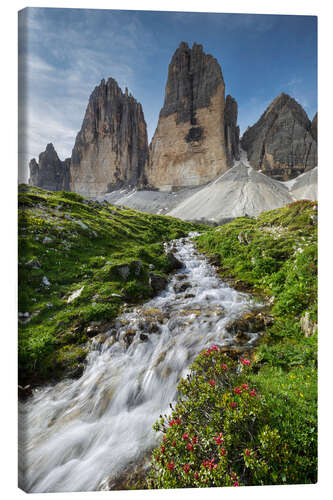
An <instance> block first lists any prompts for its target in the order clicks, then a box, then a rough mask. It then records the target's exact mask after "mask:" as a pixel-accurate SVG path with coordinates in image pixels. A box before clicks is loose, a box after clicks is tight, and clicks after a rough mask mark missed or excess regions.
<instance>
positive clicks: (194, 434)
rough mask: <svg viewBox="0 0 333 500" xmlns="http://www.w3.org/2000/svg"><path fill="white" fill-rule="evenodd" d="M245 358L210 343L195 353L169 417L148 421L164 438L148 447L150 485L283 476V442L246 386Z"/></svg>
mask: <svg viewBox="0 0 333 500" xmlns="http://www.w3.org/2000/svg"><path fill="white" fill-rule="evenodd" d="M247 362H249V361H248V360H245V359H243V358H240V361H238V360H237V359H232V358H231V357H230V356H228V355H227V354H224V353H222V352H221V351H219V350H218V348H217V347H216V346H212V347H211V348H210V349H208V350H207V351H204V352H203V353H201V354H200V355H199V356H198V357H197V358H196V360H195V361H194V363H193V365H192V366H191V374H190V375H189V376H188V377H187V378H186V379H183V380H181V382H180V384H179V386H178V390H179V392H180V397H179V400H178V403H177V405H176V407H175V409H173V412H172V414H171V416H169V417H167V416H164V417H162V416H161V418H160V420H159V421H158V422H157V423H156V424H155V426H154V429H155V430H156V431H160V432H162V433H163V434H164V437H163V440H162V443H161V445H160V446H159V447H158V448H156V449H155V450H154V452H153V459H152V465H151V471H150V474H149V477H148V485H149V487H150V488H184V487H211V486H238V485H259V484H281V483H283V482H285V481H287V482H288V481H289V479H290V477H289V472H288V468H287V464H286V462H285V459H286V458H287V456H288V446H287V444H286V443H285V442H284V441H283V440H282V439H281V437H280V435H279V432H278V430H277V429H276V428H274V427H272V425H271V422H270V421H269V419H268V418H267V416H268V413H267V412H268V407H267V404H266V401H265V398H264V397H263V396H262V395H260V394H258V393H257V392H256V390H255V389H254V386H253V385H249V380H248V372H249V371H250V368H249V367H248V366H247V364H246V363H247Z"/></svg>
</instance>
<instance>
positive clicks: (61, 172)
mask: <svg viewBox="0 0 333 500" xmlns="http://www.w3.org/2000/svg"><path fill="white" fill-rule="evenodd" d="M38 161H39V163H37V162H36V160H35V158H33V159H32V160H31V161H30V163H29V169H30V178H29V184H30V185H31V186H39V187H41V188H44V189H48V190H50V191H69V180H70V158H67V159H66V160H65V161H61V160H60V159H59V157H58V155H57V152H56V150H55V149H54V147H53V144H51V143H50V144H48V145H47V146H46V149H45V151H44V152H43V153H41V154H40V155H39V159H38Z"/></svg>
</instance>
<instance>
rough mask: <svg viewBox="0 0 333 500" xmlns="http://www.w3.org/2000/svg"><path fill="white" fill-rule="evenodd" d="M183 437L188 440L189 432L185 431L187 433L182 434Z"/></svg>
mask: <svg viewBox="0 0 333 500" xmlns="http://www.w3.org/2000/svg"><path fill="white" fill-rule="evenodd" d="M182 438H183V439H184V441H187V440H188V434H187V432H185V433H184V434H183V435H182Z"/></svg>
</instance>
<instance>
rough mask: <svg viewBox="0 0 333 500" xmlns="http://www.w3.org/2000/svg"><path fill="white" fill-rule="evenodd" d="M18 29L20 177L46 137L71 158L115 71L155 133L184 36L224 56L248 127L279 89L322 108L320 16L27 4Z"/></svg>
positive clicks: (230, 88)
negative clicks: (98, 89)
mask: <svg viewBox="0 0 333 500" xmlns="http://www.w3.org/2000/svg"><path fill="white" fill-rule="evenodd" d="M19 29H20V31H21V33H24V34H25V36H24V42H23V43H21V44H20V45H19V61H22V62H23V65H22V73H21V75H25V77H26V80H23V81H25V82H26V86H25V90H24V93H23V95H24V99H23V101H21V102H20V105H22V106H24V107H25V110H26V114H25V121H24V122H23V123H21V126H20V128H19V131H20V133H21V134H22V136H24V138H25V141H24V143H23V145H22V147H21V151H20V153H21V157H20V159H21V162H22V163H23V164H24V166H25V167H24V168H22V169H21V174H20V177H21V179H26V178H27V162H28V160H29V159H30V158H32V157H37V156H38V154H39V153H40V152H41V151H43V150H44V149H45V146H46V144H47V143H48V142H53V144H54V146H55V148H56V150H57V152H58V154H59V156H60V158H61V159H64V158H65V157H68V156H70V154H71V150H72V147H73V145H74V140H75V136H76V134H77V132H78V131H79V129H80V127H81V123H82V119H83V116H84V112H85V109H86V106H87V103H88V99H89V95H90V94H91V92H92V90H93V89H94V87H95V86H96V85H98V84H99V83H100V80H101V79H102V78H105V79H106V78H108V77H113V78H115V79H116V80H117V81H118V84H119V85H120V86H121V88H122V89H123V90H124V89H125V87H128V89H129V91H130V92H132V94H133V95H134V97H135V98H136V99H137V100H138V101H139V102H141V104H142V106H143V110H144V114H145V119H146V122H147V127H148V135H149V140H150V139H151V137H152V135H153V134H154V131H155V128H156V125H157V120H158V114H159V111H160V109H161V107H162V105H163V99H164V89H165V84H166V78H167V71H168V65H169V62H170V59H171V57H172V54H173V53H174V51H175V50H176V48H177V47H178V45H179V43H180V42H181V41H186V42H188V43H189V44H190V45H192V44H193V42H197V43H201V44H202V45H203V47H204V51H205V52H206V53H210V54H212V55H213V56H214V57H215V58H216V59H217V60H218V62H219V63H220V65H221V68H222V73H223V77H224V81H225V84H226V95H227V94H231V95H232V96H233V97H234V98H235V99H236V100H237V102H238V122H239V125H240V128H241V133H242V132H244V130H245V129H246V127H247V126H248V125H252V124H253V123H255V122H256V121H257V120H258V118H259V117H260V115H261V114H262V112H263V111H264V110H265V109H266V107H267V106H268V105H269V104H270V102H271V101H272V100H273V99H274V98H275V97H276V96H277V95H278V94H280V93H281V92H286V93H288V94H290V95H291V96H292V97H294V98H295V99H296V100H297V101H298V102H299V103H300V104H301V105H302V106H303V107H304V109H305V110H306V112H307V114H308V116H309V118H310V119H312V118H313V116H314V114H315V112H316V111H317V19H316V17H313V16H283V15H258V14H211V13H209V14H204V13H203V14H202V13H176V12H148V11H115V10H85V9H51V8H29V9H27V10H25V11H23V15H22V16H21V18H20V21H19Z"/></svg>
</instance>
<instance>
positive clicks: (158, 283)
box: [149, 273, 168, 293]
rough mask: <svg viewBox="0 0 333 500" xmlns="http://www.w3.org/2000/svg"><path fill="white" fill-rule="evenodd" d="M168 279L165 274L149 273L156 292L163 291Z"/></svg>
mask: <svg viewBox="0 0 333 500" xmlns="http://www.w3.org/2000/svg"><path fill="white" fill-rule="evenodd" d="M167 283H168V280H167V279H166V278H164V276H160V275H158V274H154V273H149V285H150V287H151V288H152V290H153V292H154V293H158V292H161V291H162V290H164V288H165V287H166V286H167Z"/></svg>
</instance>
